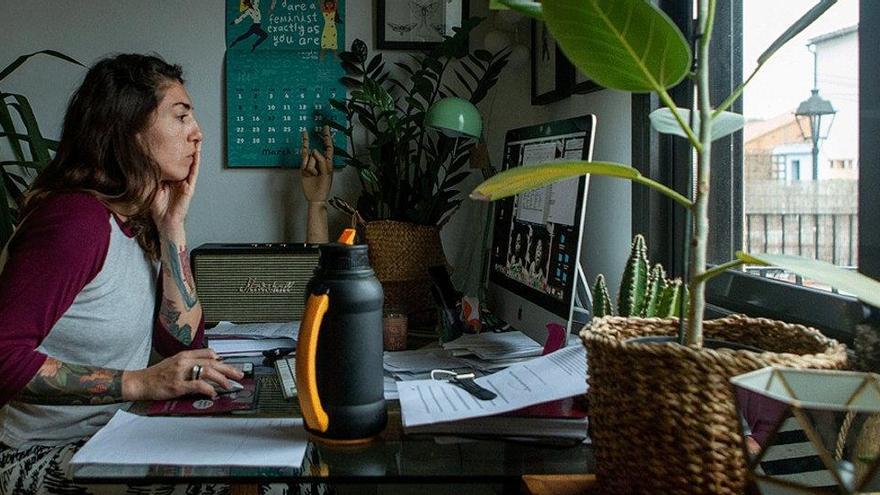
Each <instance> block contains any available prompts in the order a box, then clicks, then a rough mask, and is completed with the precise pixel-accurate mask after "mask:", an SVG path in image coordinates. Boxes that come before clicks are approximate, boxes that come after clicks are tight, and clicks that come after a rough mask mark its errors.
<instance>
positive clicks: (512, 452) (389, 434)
mask: <svg viewBox="0 0 880 495" xmlns="http://www.w3.org/2000/svg"><path fill="white" fill-rule="evenodd" d="M257 371H258V373H267V372H270V371H269V369H268V368H258V370H257ZM266 378H267V377H266V375H263V377H261V378H260V379H261V380H266ZM271 378H272V379H274V376H272V377H271ZM260 401H261V402H263V399H261V400H260ZM290 408H291V409H290V411H291V414H292V413H293V411H294V405H293V404H291V405H290ZM260 415H277V414H271V413H269V414H267V413H266V412H265V411H263V412H261V413H260ZM593 467H594V462H593V455H592V449H591V447H590V446H589V445H584V444H578V445H574V446H573V445H571V444H570V443H569V444H562V445H558V446H554V445H547V444H534V443H525V442H512V441H500V440H473V441H466V442H463V443H446V444H443V443H438V442H436V441H435V439H434V437H431V436H422V435H404V434H403V431H402V426H401V420H400V406H399V403H398V402H396V401H391V402H389V403H388V427H387V428H386V430H385V431H384V432H383V433H382V434H381V435H380V436H379V437H378V438H377V439H376V440H374V441H372V442H371V443H369V444H366V445H363V446H359V447H338V446H328V445H324V444H321V443H318V442H310V443H309V448H308V449H307V451H306V458H305V460H304V461H303V465H302V467H301V468H300V469H278V468H244V467H185V468H183V467H179V466H110V465H89V466H81V467H78V468H76V469H75V470H74V472H73V476H74V478H75V479H77V481H81V482H88V483H119V482H128V483H131V482H138V483H140V482H164V483H183V482H206V481H211V482H217V483H248V482H255V481H261V482H331V483H375V484H378V483H507V484H511V483H514V484H516V483H519V482H520V479H521V477H522V475H524V474H583V473H591V472H593Z"/></svg>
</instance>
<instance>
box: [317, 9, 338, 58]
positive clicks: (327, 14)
mask: <svg viewBox="0 0 880 495" xmlns="http://www.w3.org/2000/svg"><path fill="white" fill-rule="evenodd" d="M319 2H320V4H321V15H322V16H323V17H324V29H323V30H322V31H321V52H320V58H321V59H323V58H324V51H325V50H332V51H333V52H334V53H336V49H337V39H336V38H337V36H336V24H337V23H340V22H342V19H341V18H340V17H339V4H338V2H337V0H319Z"/></svg>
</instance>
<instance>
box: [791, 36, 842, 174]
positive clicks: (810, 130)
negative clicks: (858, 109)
mask: <svg viewBox="0 0 880 495" xmlns="http://www.w3.org/2000/svg"><path fill="white" fill-rule="evenodd" d="M810 47H811V48H812V49H811V50H810V51H811V52H813V89H812V90H811V93H812V94H811V95H810V97H809V98H807V99H806V100H804V101H802V102H801V104H800V105H798V107H797V110H796V111H795V112H794V115H795V118H796V119H797V123H798V127H799V128H800V130H801V134H802V135H803V136H804V139H810V140H811V141H812V143H813V180H814V181H816V180H819V140H820V139H826V138H827V137H828V133H829V132H830V131H831V124H833V123H834V115H835V114H836V113H837V111H836V110H834V107H833V106H831V102H830V101H828V100H826V99H825V98H822V97H821V96H819V84H818V77H817V70H816V66H817V63H816V56H817V54H816V45H810ZM829 116H830V117H829Z"/></svg>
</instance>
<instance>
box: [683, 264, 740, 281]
mask: <svg viewBox="0 0 880 495" xmlns="http://www.w3.org/2000/svg"><path fill="white" fill-rule="evenodd" d="M744 263H745V261H743V260H731V261H728V262H727V263H724V264H721V265H718V266H716V267H713V268H710V269H708V270H706V271H705V272H703V273H701V274H700V276H699V277H694V278H696V279H698V281H700V282H708V281H709V279H711V278H712V277H715V276H718V275H721V274H722V273H724V272H726V271H727V270H729V269H731V268H736V267H738V266H740V265H742V264H744Z"/></svg>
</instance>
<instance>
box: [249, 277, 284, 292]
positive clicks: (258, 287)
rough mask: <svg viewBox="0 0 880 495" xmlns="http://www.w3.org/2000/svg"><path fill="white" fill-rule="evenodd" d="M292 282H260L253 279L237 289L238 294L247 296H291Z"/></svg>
mask: <svg viewBox="0 0 880 495" xmlns="http://www.w3.org/2000/svg"><path fill="white" fill-rule="evenodd" d="M293 286H294V282H260V281H259V280H257V279H255V278H249V279H247V282H245V283H244V284H242V286H241V287H239V288H238V292H240V293H247V294H292V293H293Z"/></svg>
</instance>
